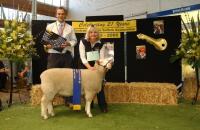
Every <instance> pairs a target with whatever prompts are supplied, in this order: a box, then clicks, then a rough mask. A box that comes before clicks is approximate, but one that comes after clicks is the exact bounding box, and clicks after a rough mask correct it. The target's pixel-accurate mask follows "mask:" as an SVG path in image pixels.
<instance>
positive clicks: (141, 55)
mask: <svg viewBox="0 0 200 130" xmlns="http://www.w3.org/2000/svg"><path fill="white" fill-rule="evenodd" d="M136 59H138V60H140V59H146V46H145V45H140V46H136Z"/></svg>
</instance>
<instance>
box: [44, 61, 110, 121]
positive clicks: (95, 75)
mask: <svg viewBox="0 0 200 130" xmlns="http://www.w3.org/2000/svg"><path fill="white" fill-rule="evenodd" d="M107 61H108V60H107ZM107 61H106V62H107ZM99 63H100V64H101V65H98V64H97V63H96V64H95V68H96V69H95V70H93V71H92V70H89V69H81V94H82V95H83V94H84V95H85V100H86V105H85V112H86V114H87V115H88V117H92V113H91V110H90V105H91V102H92V100H93V99H94V97H95V95H96V94H97V93H98V92H99V91H100V90H101V87H102V81H103V79H104V77H105V73H106V68H109V69H110V68H111V64H106V63H105V61H102V62H99ZM107 63H108V62H107ZM102 65H104V66H105V65H106V67H104V66H102ZM40 78H41V89H42V92H43V96H42V99H41V116H42V117H43V118H44V119H47V118H48V114H49V115H51V116H54V111H53V106H52V100H53V98H54V96H55V95H56V94H59V95H63V96H72V95H73V70H72V69H70V68H53V69H48V70H46V71H44V72H43V73H42V74H41V75H40ZM47 113H48V114H47Z"/></svg>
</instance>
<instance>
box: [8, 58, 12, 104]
mask: <svg viewBox="0 0 200 130" xmlns="http://www.w3.org/2000/svg"><path fill="white" fill-rule="evenodd" d="M10 71H11V74H10V99H9V102H8V107H11V105H12V97H13V95H12V94H13V79H12V78H13V63H12V61H10Z"/></svg>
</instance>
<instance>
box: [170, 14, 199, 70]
mask: <svg viewBox="0 0 200 130" xmlns="http://www.w3.org/2000/svg"><path fill="white" fill-rule="evenodd" d="M185 18H186V20H187V21H183V19H181V20H182V23H183V27H184V28H183V31H182V39H181V44H180V46H179V48H178V49H177V50H176V54H175V55H174V56H172V58H171V61H172V62H173V61H176V60H178V59H181V58H183V60H184V63H187V64H189V65H191V66H192V68H196V67H197V68H199V67H200V16H199V13H198V15H197V22H196V23H195V21H194V18H193V17H189V15H188V14H185Z"/></svg>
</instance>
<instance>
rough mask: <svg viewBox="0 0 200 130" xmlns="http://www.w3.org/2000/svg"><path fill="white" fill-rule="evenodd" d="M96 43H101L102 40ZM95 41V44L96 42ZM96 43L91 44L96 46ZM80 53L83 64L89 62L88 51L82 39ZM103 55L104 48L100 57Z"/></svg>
mask: <svg viewBox="0 0 200 130" xmlns="http://www.w3.org/2000/svg"><path fill="white" fill-rule="evenodd" d="M96 43H101V42H100V41H96ZM96 43H95V44H96ZM95 44H91V47H94V46H95ZM79 53H80V58H81V61H82V63H83V64H87V63H88V61H87V58H86V52H85V46H84V44H83V42H82V40H81V41H80V44H79ZM102 56H103V52H102V49H101V50H100V56H99V57H100V59H101V57H102Z"/></svg>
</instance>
